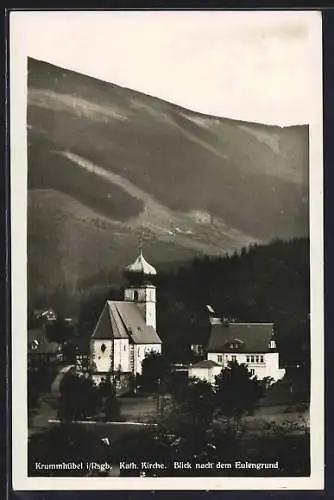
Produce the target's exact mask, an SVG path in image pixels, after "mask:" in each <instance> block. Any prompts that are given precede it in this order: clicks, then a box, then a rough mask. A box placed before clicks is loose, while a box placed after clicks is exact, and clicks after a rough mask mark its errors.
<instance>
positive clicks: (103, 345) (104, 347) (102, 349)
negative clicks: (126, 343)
mask: <svg viewBox="0 0 334 500" xmlns="http://www.w3.org/2000/svg"><path fill="white" fill-rule="evenodd" d="M106 349H107V347H106V345H105V344H102V345H101V351H102V352H104V351H105V350H106Z"/></svg>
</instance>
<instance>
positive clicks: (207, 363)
mask: <svg viewBox="0 0 334 500" xmlns="http://www.w3.org/2000/svg"><path fill="white" fill-rule="evenodd" d="M214 366H220V365H219V364H218V363H216V362H215V361H212V360H211V359H203V360H202V361H199V362H198V363H195V364H194V365H191V367H190V368H213V367H214Z"/></svg>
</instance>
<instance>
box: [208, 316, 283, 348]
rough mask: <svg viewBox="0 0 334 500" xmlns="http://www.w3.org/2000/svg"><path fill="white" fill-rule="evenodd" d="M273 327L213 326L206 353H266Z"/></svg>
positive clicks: (240, 324) (245, 324)
mask: <svg viewBox="0 0 334 500" xmlns="http://www.w3.org/2000/svg"><path fill="white" fill-rule="evenodd" d="M273 327H274V325H273V323H225V324H213V325H212V326H211V333H210V339H209V345H208V352H245V353H248V352H249V353H252V352H254V353H257V352H259V353H260V352H268V351H270V348H269V344H270V340H271V339H272V337H273Z"/></svg>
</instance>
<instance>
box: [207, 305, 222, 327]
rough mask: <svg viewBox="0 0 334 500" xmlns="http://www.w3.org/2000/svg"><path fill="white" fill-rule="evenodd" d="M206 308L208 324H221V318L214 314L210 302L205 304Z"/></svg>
mask: <svg viewBox="0 0 334 500" xmlns="http://www.w3.org/2000/svg"><path fill="white" fill-rule="evenodd" d="M206 308H207V310H208V311H209V321H210V325H221V324H222V320H221V318H219V317H217V316H216V314H215V311H214V309H213V307H212V306H210V304H208V305H207V306H206Z"/></svg>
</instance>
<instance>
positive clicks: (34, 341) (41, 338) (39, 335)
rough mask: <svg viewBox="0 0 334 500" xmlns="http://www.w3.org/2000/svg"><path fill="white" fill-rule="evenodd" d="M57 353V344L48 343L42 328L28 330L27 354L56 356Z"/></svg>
mask: <svg viewBox="0 0 334 500" xmlns="http://www.w3.org/2000/svg"><path fill="white" fill-rule="evenodd" d="M58 351H59V344H58V342H50V341H49V340H48V339H47V338H46V335H45V331H44V330H43V329H42V328H34V329H31V330H28V353H29V354H56V353H57V352H58Z"/></svg>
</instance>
